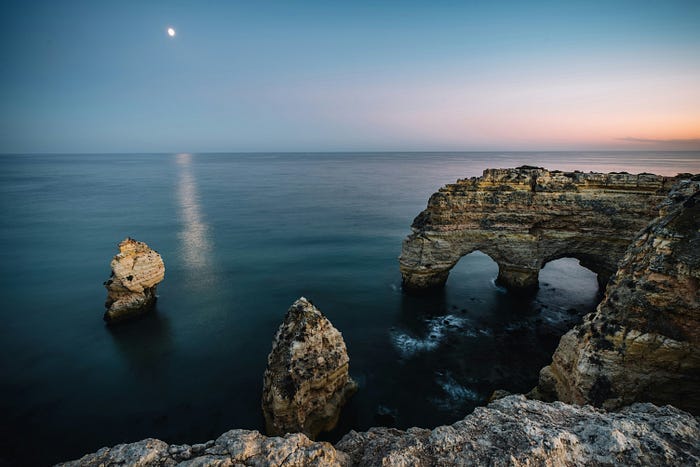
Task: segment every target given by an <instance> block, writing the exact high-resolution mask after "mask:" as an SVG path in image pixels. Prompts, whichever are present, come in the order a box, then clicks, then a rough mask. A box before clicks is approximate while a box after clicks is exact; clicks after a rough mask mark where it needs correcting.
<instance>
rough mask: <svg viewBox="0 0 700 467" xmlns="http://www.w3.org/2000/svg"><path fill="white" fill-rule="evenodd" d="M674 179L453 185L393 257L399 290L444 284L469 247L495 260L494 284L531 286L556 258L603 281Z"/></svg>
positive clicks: (510, 179)
mask: <svg viewBox="0 0 700 467" xmlns="http://www.w3.org/2000/svg"><path fill="white" fill-rule="evenodd" d="M674 181H675V180H674V179H672V178H667V177H661V176H658V175H652V174H639V175H631V174H627V173H608V174H604V173H582V172H561V171H556V170H555V171H550V170H545V169H543V168H537V167H528V166H523V167H519V168H516V169H488V170H485V171H484V174H483V176H482V177H475V178H470V179H463V180H458V181H457V183H454V184H451V185H447V186H445V187H443V188H441V189H440V190H439V191H438V192H437V193H435V194H433V195H432V196H431V197H430V200H429V201H428V207H427V209H425V210H424V211H423V212H421V213H420V214H419V215H418V216H417V217H416V219H415V220H414V221H413V225H412V226H411V228H412V230H413V233H412V234H411V235H409V236H408V237H407V238H406V239H405V240H404V243H403V250H402V252H401V256H400V258H399V261H400V268H401V274H402V276H403V287H404V290H406V291H424V290H428V289H431V288H435V287H442V286H443V285H444V284H445V281H446V280H447V277H448V274H449V272H450V269H452V267H453V266H454V265H455V264H456V263H457V261H459V259H460V258H461V257H462V256H464V255H466V254H469V253H471V252H472V251H475V250H480V251H482V252H484V253H486V254H488V255H489V256H490V257H491V258H492V259H493V260H494V261H496V263H498V267H499V273H498V280H499V282H500V283H502V284H503V285H505V286H507V287H509V288H511V289H520V290H522V289H531V288H535V287H537V284H538V274H539V270H540V269H541V268H542V267H543V266H544V264H546V263H547V262H549V261H552V260H554V259H558V258H562V257H574V258H577V259H579V260H580V262H581V264H582V265H583V266H585V267H587V268H589V269H591V270H592V271H594V272H596V273H597V274H598V278H599V282H600V283H601V284H605V283H606V282H607V280H608V279H609V277H610V276H612V274H614V273H615V271H616V270H617V264H618V262H619V261H620V259H622V256H623V254H624V252H625V249H626V248H627V245H629V243H630V242H631V241H632V239H633V238H634V237H635V235H636V234H637V233H638V232H639V231H640V230H641V229H642V228H644V227H645V226H646V225H647V224H648V223H649V222H650V221H651V220H652V219H654V218H655V217H656V216H657V215H658V210H657V208H656V206H657V205H658V204H659V203H660V202H661V201H662V200H663V199H664V197H665V196H666V194H667V193H668V191H669V189H670V187H671V185H672V184H673V182H674Z"/></svg>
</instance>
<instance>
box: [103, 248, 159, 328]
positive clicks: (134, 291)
mask: <svg viewBox="0 0 700 467" xmlns="http://www.w3.org/2000/svg"><path fill="white" fill-rule="evenodd" d="M110 266H111V267H112V275H111V276H110V278H109V279H108V280H107V281H106V282H105V283H104V286H105V288H106V289H107V301H106V302H105V307H106V308H107V311H106V312H105V314H104V319H105V321H107V322H115V321H121V320H123V319H127V318H130V317H133V316H136V315H139V314H142V313H145V312H146V311H149V310H150V309H152V308H153V305H154V304H155V302H156V286H157V285H158V284H159V283H160V282H161V281H162V280H163V277H164V276H165V265H164V264H163V259H162V258H161V257H160V255H159V254H158V252H156V251H154V250H152V249H150V248H149V247H148V245H146V244H145V243H143V242H139V241H136V240H134V239H133V238H126V239H125V240H123V241H122V242H121V243H119V253H118V254H116V255H115V256H114V258H112V263H111V264H110Z"/></svg>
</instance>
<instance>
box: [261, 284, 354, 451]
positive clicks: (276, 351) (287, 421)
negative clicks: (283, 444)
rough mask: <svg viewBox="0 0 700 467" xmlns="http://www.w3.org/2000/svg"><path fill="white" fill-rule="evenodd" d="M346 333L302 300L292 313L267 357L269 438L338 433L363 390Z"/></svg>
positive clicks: (264, 403)
mask: <svg viewBox="0 0 700 467" xmlns="http://www.w3.org/2000/svg"><path fill="white" fill-rule="evenodd" d="M349 361H350V359H349V357H348V352H347V349H346V347H345V342H344V341H343V336H342V334H341V333H340V332H339V331H338V330H337V329H336V328H334V327H333V325H332V324H331V322H330V321H329V320H328V319H327V318H326V317H325V316H323V313H321V311H320V310H318V309H317V308H316V307H315V306H314V305H313V304H312V303H311V302H309V301H308V300H306V299H305V298H304V297H301V298H300V299H299V300H297V301H296V302H294V304H292V306H291V307H290V308H289V310H288V311H287V315H286V316H285V318H284V322H283V323H282V325H281V326H280V327H279V330H278V331H277V334H276V335H275V339H274V341H273V344H272V351H271V352H270V355H269V356H268V358H267V369H266V370H265V376H264V381H263V400H262V408H263V413H264V415H265V424H266V430H267V434H268V435H281V434H284V433H294V432H301V433H305V434H306V435H307V436H309V437H310V438H312V439H314V438H315V437H316V436H317V435H318V433H319V432H320V431H327V430H331V429H333V427H334V426H335V425H336V423H337V422H338V417H339V415H340V409H341V407H342V406H343V404H345V402H346V400H347V399H348V398H349V397H350V396H351V395H352V394H353V393H354V392H355V391H356V390H357V384H356V383H355V382H354V381H353V380H352V379H351V378H350V376H349V375H348V368H349Z"/></svg>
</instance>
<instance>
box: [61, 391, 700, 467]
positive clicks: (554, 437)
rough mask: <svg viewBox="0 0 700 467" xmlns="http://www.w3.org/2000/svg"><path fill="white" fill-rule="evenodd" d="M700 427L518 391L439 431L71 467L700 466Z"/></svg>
mask: <svg viewBox="0 0 700 467" xmlns="http://www.w3.org/2000/svg"><path fill="white" fill-rule="evenodd" d="M699 439H700V426H699V424H698V420H697V419H695V418H694V417H692V416H691V415H689V414H687V413H685V412H682V411H680V410H677V409H675V408H673V407H670V406H666V407H656V406H654V405H652V404H635V405H632V406H630V407H627V408H625V409H624V410H622V411H621V412H619V413H608V412H604V411H599V410H596V409H594V408H592V407H590V406H586V407H580V406H574V405H567V404H564V403H561V402H555V403H544V402H540V401H535V400H527V399H525V398H524V397H523V396H508V397H506V398H503V399H499V400H497V401H495V402H493V403H491V404H490V405H489V406H488V407H480V408H477V409H476V410H475V411H474V413H472V414H471V415H468V416H467V417H466V418H464V420H462V421H459V422H457V423H454V424H453V425H449V426H440V427H437V428H435V429H434V430H426V429H421V428H411V429H409V430H406V431H401V430H396V429H393V428H372V429H370V430H369V431H367V432H364V433H357V432H354V431H352V432H350V433H349V434H347V435H346V436H345V437H344V438H343V439H342V440H340V442H338V443H337V444H336V445H335V447H333V446H331V445H330V444H328V443H324V442H312V441H310V440H309V439H308V438H307V437H306V436H304V435H303V434H300V433H297V434H289V435H286V436H285V437H283V438H267V437H265V436H263V435H261V434H260V433H258V432H256V431H247V430H232V431H229V432H227V433H224V434H223V435H221V436H220V437H219V438H218V439H216V440H215V441H209V442H207V443H204V444H195V445H191V446H190V445H168V444H167V443H165V442H163V441H159V440H156V439H147V440H143V441H140V442H138V443H132V444H122V445H119V446H115V447H113V448H103V449H100V450H99V451H97V452H96V453H94V454H88V455H86V456H84V457H83V458H81V459H79V460H76V461H73V462H68V463H66V464H62V465H64V466H94V467H97V466H105V467H107V466H116V465H139V466H174V465H180V466H203V465H220V466H231V465H250V466H253V465H254V466H281V465H285V466H306V465H323V466H350V465H358V466H365V465H385V466H397V467H398V466H406V465H411V466H433V465H504V466H505V465H511V466H522V465H557V466H560V465H561V466H577V465H673V466H675V465H678V466H680V465H698V463H700V446H699V445H698V440H699Z"/></svg>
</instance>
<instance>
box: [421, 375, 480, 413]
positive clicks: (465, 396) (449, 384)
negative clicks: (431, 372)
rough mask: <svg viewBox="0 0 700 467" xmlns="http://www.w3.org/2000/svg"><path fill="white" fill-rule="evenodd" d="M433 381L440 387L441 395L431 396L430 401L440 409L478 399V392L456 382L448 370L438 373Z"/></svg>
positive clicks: (448, 408)
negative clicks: (442, 394)
mask: <svg viewBox="0 0 700 467" xmlns="http://www.w3.org/2000/svg"><path fill="white" fill-rule="evenodd" d="M435 382H436V383H437V384H438V385H439V386H440V388H441V389H442V391H443V393H444V396H443V397H433V398H431V399H430V402H431V403H433V405H435V406H436V407H438V408H439V409H442V410H453V409H455V408H458V407H461V406H462V405H463V404H464V403H465V402H475V401H478V400H479V399H480V396H479V393H477V392H476V391H474V390H472V389H469V388H468V387H466V386H463V385H461V384H459V383H458V382H457V380H456V379H454V377H453V376H452V374H451V373H450V372H449V371H446V372H445V373H444V374H441V373H438V377H437V378H436V379H435Z"/></svg>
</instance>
